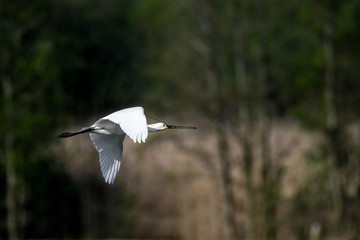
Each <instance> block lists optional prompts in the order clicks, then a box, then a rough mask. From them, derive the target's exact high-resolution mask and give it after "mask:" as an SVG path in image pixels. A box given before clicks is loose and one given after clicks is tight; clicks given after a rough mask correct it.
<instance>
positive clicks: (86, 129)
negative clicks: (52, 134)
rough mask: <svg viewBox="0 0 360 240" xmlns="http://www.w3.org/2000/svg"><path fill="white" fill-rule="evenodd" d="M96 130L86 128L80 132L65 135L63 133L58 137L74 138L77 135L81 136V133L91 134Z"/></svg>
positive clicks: (65, 133)
mask: <svg viewBox="0 0 360 240" xmlns="http://www.w3.org/2000/svg"><path fill="white" fill-rule="evenodd" d="M94 130H95V128H93V127H89V128H84V129H81V130H80V131H78V132H74V133H72V132H64V133H61V134H60V135H58V136H57V137H58V138H67V137H72V136H75V135H78V134H81V133H86V132H91V131H94Z"/></svg>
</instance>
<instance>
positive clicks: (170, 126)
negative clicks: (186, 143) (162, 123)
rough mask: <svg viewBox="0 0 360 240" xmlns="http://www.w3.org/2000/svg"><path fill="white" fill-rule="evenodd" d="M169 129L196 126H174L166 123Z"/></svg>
mask: <svg viewBox="0 0 360 240" xmlns="http://www.w3.org/2000/svg"><path fill="white" fill-rule="evenodd" d="M166 126H167V127H168V128H169V129H196V127H192V126H175V125H168V124H167V125H166Z"/></svg>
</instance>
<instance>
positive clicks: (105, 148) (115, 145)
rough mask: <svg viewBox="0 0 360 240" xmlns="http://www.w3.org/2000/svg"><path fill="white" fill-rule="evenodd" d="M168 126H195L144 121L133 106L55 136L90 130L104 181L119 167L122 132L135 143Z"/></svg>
mask: <svg viewBox="0 0 360 240" xmlns="http://www.w3.org/2000/svg"><path fill="white" fill-rule="evenodd" d="M167 129H196V127H190V126H174V125H169V124H165V123H162V122H158V123H154V124H147V122H146V117H145V114H144V109H143V108H142V107H132V108H126V109H123V110H120V111H117V112H114V113H111V114H110V115H107V116H106V117H103V118H101V119H99V120H97V121H96V122H95V123H94V124H93V125H91V126H90V127H85V128H82V129H81V130H80V131H78V132H74V133H71V132H65V133H62V134H60V135H59V136H58V138H67V137H72V136H75V135H78V134H81V133H86V132H89V134H90V138H91V140H92V141H93V143H94V146H95V148H96V150H97V151H98V152H99V160H100V167H101V171H102V174H103V177H104V178H105V182H107V183H114V180H115V178H116V175H117V173H118V172H119V169H120V164H121V158H122V152H123V141H124V138H125V134H126V135H128V136H129V137H130V138H131V139H132V140H133V141H134V142H135V143H136V142H138V143H141V142H145V140H146V139H147V137H148V132H158V131H164V130H167Z"/></svg>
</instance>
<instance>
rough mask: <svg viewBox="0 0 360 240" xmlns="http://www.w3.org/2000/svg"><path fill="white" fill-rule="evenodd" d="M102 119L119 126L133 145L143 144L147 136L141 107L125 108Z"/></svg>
mask: <svg viewBox="0 0 360 240" xmlns="http://www.w3.org/2000/svg"><path fill="white" fill-rule="evenodd" d="M102 119H106V120H110V121H112V122H114V123H117V124H119V125H120V127H121V129H122V130H123V131H124V132H125V133H126V134H127V135H128V136H129V137H130V138H131V139H132V140H133V141H134V142H135V143H136V142H138V143H141V142H145V140H146V138H147V136H148V128H147V123H146V117H145V114H144V109H143V108H142V107H132V108H126V109H123V110H120V111H117V112H114V113H112V114H110V115H108V116H106V117H103V118H102Z"/></svg>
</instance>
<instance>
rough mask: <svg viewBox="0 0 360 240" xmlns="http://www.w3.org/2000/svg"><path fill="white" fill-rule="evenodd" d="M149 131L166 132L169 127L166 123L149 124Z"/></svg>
mask: <svg viewBox="0 0 360 240" xmlns="http://www.w3.org/2000/svg"><path fill="white" fill-rule="evenodd" d="M148 128H149V130H150V131H151V130H152V131H154V132H157V131H164V130H167V129H169V128H168V126H167V125H166V124H165V123H162V122H158V123H153V124H149V125H148Z"/></svg>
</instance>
